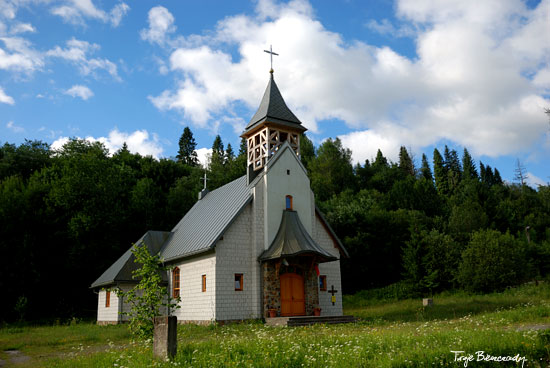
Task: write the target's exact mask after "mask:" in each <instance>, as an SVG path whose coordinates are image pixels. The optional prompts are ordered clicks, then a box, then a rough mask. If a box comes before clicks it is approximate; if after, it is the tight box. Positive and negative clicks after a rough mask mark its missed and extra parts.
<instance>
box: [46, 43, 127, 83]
mask: <svg viewBox="0 0 550 368" xmlns="http://www.w3.org/2000/svg"><path fill="white" fill-rule="evenodd" d="M99 48H100V47H99V45H98V44H95V43H89V42H87V41H81V40H77V39H74V38H72V39H70V40H68V41H67V47H66V48H61V47H59V46H56V47H54V48H53V49H51V50H48V51H47V52H46V56H48V57H57V58H61V59H64V60H67V61H69V62H71V63H73V64H75V65H76V66H78V68H79V69H80V73H81V74H83V75H94V76H96V71H98V70H104V71H106V72H107V73H109V74H110V75H111V76H112V77H113V78H114V79H116V80H120V77H119V75H118V71H117V66H116V64H114V63H113V62H112V61H110V60H108V59H100V58H91V59H89V58H88V54H91V53H94V52H96V51H98V50H99Z"/></svg>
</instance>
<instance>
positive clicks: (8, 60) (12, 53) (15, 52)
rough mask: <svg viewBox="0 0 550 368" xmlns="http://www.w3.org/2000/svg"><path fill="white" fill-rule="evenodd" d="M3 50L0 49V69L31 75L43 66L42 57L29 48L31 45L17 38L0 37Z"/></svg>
mask: <svg viewBox="0 0 550 368" xmlns="http://www.w3.org/2000/svg"><path fill="white" fill-rule="evenodd" d="M0 41H2V42H3V43H4V46H5V48H1V47H0V69H5V70H9V71H15V72H24V73H32V72H34V71H36V70H38V69H41V68H42V67H43V66H44V60H43V56H42V55H41V54H40V53H39V52H37V51H36V50H34V49H33V48H32V47H31V43H30V42H29V41H27V40H25V39H23V38H19V37H0Z"/></svg>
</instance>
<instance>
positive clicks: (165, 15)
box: [140, 6, 176, 45]
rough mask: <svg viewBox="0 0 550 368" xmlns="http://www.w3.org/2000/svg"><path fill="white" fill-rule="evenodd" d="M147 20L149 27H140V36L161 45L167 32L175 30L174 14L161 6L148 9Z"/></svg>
mask: <svg viewBox="0 0 550 368" xmlns="http://www.w3.org/2000/svg"><path fill="white" fill-rule="evenodd" d="M147 22H148V23H149V28H147V29H142V30H141V32H140V35H141V38H142V39H143V40H145V41H149V42H151V43H157V44H159V45H163V44H164V43H165V42H166V37H167V34H170V33H173V32H175V31H176V26H175V25H174V16H173V15H172V13H170V12H169V11H168V9H166V8H165V7H163V6H155V7H154V8H151V10H149V14H148V19H147Z"/></svg>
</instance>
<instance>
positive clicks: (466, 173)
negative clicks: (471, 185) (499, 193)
mask: <svg viewBox="0 0 550 368" xmlns="http://www.w3.org/2000/svg"><path fill="white" fill-rule="evenodd" d="M462 170H463V171H462V178H463V179H477V178H478V174H477V170H476V165H475V163H474V160H473V159H472V156H470V152H468V149H467V148H466V147H464V154H463V156H462Z"/></svg>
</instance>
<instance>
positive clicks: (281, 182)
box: [264, 145, 314, 249]
mask: <svg viewBox="0 0 550 368" xmlns="http://www.w3.org/2000/svg"><path fill="white" fill-rule="evenodd" d="M284 147H285V149H284V150H283V151H282V152H280V153H279V154H280V156H279V157H278V159H277V160H276V161H275V162H274V163H273V164H272V166H270V167H269V169H268V171H267V172H266V175H265V177H264V178H265V181H264V205H265V207H264V211H265V243H264V249H267V248H269V246H270V245H271V242H272V241H273V239H274V238H275V236H276V235H277V230H279V226H280V224H281V218H282V214H283V210H284V209H285V208H286V200H285V197H286V196H287V195H291V196H292V198H293V209H294V210H295V211H296V212H298V216H299V217H300V221H302V224H303V225H304V227H305V229H306V230H307V231H308V232H309V233H310V234H311V233H312V230H313V215H314V214H313V213H312V202H311V198H312V196H311V189H310V186H309V178H308V177H307V173H306V172H305V171H304V168H303V166H302V165H301V163H300V162H299V160H300V159H299V157H298V156H296V154H295V153H294V151H292V149H290V148H289V147H288V146H286V145H285V146H284ZM287 170H290V175H287Z"/></svg>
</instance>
